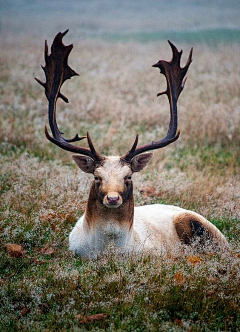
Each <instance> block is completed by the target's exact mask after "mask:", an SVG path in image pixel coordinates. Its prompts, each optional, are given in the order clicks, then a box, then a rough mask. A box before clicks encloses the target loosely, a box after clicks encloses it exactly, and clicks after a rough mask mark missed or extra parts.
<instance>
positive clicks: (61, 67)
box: [36, 30, 192, 208]
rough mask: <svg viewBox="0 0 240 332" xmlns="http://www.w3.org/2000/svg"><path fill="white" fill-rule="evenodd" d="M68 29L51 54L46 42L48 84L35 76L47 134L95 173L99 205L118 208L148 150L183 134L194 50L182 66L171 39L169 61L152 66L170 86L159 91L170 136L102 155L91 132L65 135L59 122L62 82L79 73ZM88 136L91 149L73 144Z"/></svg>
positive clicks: (59, 36) (149, 155) (128, 194)
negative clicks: (180, 108)
mask: <svg viewBox="0 0 240 332" xmlns="http://www.w3.org/2000/svg"><path fill="white" fill-rule="evenodd" d="M67 32H68V30H67V31H65V32H63V33H61V32H59V33H58V34H57V35H56V37H55V39H54V41H53V44H52V47H51V54H50V55H48V46H47V42H45V62H46V65H45V67H43V70H44V72H45V76H46V83H43V82H41V81H40V80H38V79H36V80H37V82H38V83H40V84H41V85H42V86H43V87H44V88H45V94H46V97H47V99H48V117H49V125H50V129H51V132H52V136H51V135H50V134H49V132H48V130H47V127H46V126H45V134H46V137H47V139H48V140H49V141H51V142H52V143H54V144H56V145H58V146H59V147H60V148H62V149H64V150H67V151H70V152H74V153H76V155H73V159H74V161H75V162H76V164H77V165H78V166H79V168H80V169H81V170H82V171H84V172H86V173H91V174H93V175H94V183H93V185H92V190H93V191H94V193H95V197H96V199H97V200H98V202H99V203H100V204H103V205H104V206H105V207H106V208H118V207H120V206H121V205H123V204H124V203H125V202H126V201H128V200H129V198H130V197H131V196H132V180H131V177H132V174H133V173H134V172H139V171H141V170H142V169H143V168H144V167H145V166H146V165H147V163H148V162H149V161H150V159H151V158H152V155H153V154H152V153H146V152H147V151H151V150H156V149H159V148H163V147H165V146H167V145H168V144H170V143H173V142H174V141H176V140H177V139H178V137H179V135H180V131H179V130H177V126H178V116H177V100H178V97H179V95H180V93H181V92H182V90H183V88H184V84H185V82H186V78H185V75H186V73H187V70H188V68H189V66H190V63H191V61H192V49H191V51H190V54H189V57H188V60H187V63H186V65H185V66H184V67H183V68H181V67H180V60H181V55H182V51H180V52H178V50H177V48H176V46H174V44H172V43H171V42H170V41H169V44H170V47H171V49H172V53H173V56H172V60H171V61H169V62H167V61H164V60H159V61H158V62H157V63H155V64H154V65H153V67H156V68H159V69H160V73H162V74H163V75H164V76H165V77H166V81H167V89H166V90H165V91H163V92H160V93H158V95H157V96H160V95H163V94H166V95H167V97H168V100H169V104H170V123H169V129H168V132H167V135H166V136H165V137H164V138H162V139H160V140H157V141H153V142H150V143H148V144H145V145H141V146H138V135H137V136H136V139H135V141H134V143H133V145H132V147H131V149H130V150H129V151H128V152H127V153H126V154H125V155H123V156H121V157H103V156H101V155H100V153H98V152H97V151H96V149H95V147H94V145H93V143H92V140H91V138H90V135H89V133H88V132H87V135H86V136H81V137H79V136H78V134H76V135H75V136H74V137H73V138H72V139H66V138H64V137H63V136H62V134H63V133H62V132H61V131H60V130H59V128H58V125H57V122H56V102H57V99H58V98H61V99H63V100H64V101H65V102H68V99H67V97H66V96H64V95H63V94H62V93H61V92H60V89H61V86H62V84H63V83H64V82H65V81H66V80H67V79H70V78H71V77H72V76H75V75H78V74H77V73H76V72H75V71H74V70H73V69H71V68H70V67H69V66H68V57H69V54H70V52H71V50H72V48H73V45H68V46H65V45H64V44H63V43H62V38H63V36H64V35H65V34H66V33H67ZM85 138H87V141H88V146H89V148H85V147H80V146H76V145H74V144H72V143H73V142H76V141H80V140H82V139H85Z"/></svg>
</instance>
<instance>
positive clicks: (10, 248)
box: [6, 243, 26, 258]
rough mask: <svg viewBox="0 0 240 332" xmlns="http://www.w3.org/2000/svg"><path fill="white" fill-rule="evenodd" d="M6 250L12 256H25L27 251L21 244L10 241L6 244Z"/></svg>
mask: <svg viewBox="0 0 240 332" xmlns="http://www.w3.org/2000/svg"><path fill="white" fill-rule="evenodd" d="M6 250H7V253H8V254H9V256H11V257H17V258H20V257H24V256H25V254H26V252H25V250H24V249H23V247H22V246H21V245H20V244H16V243H8V244H6Z"/></svg>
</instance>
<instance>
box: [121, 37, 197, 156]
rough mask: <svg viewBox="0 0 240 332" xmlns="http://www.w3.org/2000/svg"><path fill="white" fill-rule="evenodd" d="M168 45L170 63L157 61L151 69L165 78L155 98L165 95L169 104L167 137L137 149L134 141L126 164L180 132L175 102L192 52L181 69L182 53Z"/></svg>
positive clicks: (162, 144) (168, 140)
mask: <svg viewBox="0 0 240 332" xmlns="http://www.w3.org/2000/svg"><path fill="white" fill-rule="evenodd" d="M168 42H169V45H170V47H171V49H172V59H171V61H169V62H168V61H165V60H159V61H158V62H157V63H155V64H154V65H153V66H152V67H157V68H159V69H160V73H161V74H163V75H164V76H165V77H166V81H167V89H166V90H164V91H162V92H159V93H158V94H157V96H161V95H163V94H166V95H167V97H168V100H169V104H170V122H169V128H168V132H167V135H166V136H165V137H164V138H162V139H160V140H159V141H156V142H155V141H153V142H150V143H148V144H145V145H141V146H139V147H137V144H136V140H135V142H134V144H133V146H132V148H131V149H130V150H129V151H128V152H127V154H125V155H124V156H123V157H122V159H123V160H124V161H126V162H131V159H132V158H133V157H134V156H136V155H138V154H141V153H143V152H146V151H150V150H155V149H160V148H163V147H165V146H167V145H168V144H170V143H172V142H174V141H176V140H177V139H178V137H179V135H180V130H177V126H178V114H177V100H178V97H179V95H180V94H181V92H182V90H183V88H184V84H185V82H186V78H185V75H186V73H187V71H188V68H189V66H190V64H191V62H192V52H193V49H191V51H190V54H189V57H188V60H187V63H186V65H185V66H184V67H183V68H181V67H180V62H181V56H182V51H180V52H179V51H178V49H177V47H176V46H175V45H174V44H173V43H172V42H170V41H168Z"/></svg>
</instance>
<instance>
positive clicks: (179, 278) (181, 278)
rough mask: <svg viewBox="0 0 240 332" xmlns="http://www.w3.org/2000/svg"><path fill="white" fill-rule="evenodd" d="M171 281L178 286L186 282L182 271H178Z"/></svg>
mask: <svg viewBox="0 0 240 332" xmlns="http://www.w3.org/2000/svg"><path fill="white" fill-rule="evenodd" d="M173 279H174V280H175V281H176V282H177V283H178V284H180V285H184V284H185V282H186V278H185V277H184V275H183V273H182V271H178V272H177V273H176V274H175V276H174V277H173Z"/></svg>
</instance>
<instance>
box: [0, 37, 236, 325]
mask: <svg viewBox="0 0 240 332" xmlns="http://www.w3.org/2000/svg"><path fill="white" fill-rule="evenodd" d="M74 44H75V48H74V53H73V54H72V55H71V59H70V60H71V63H72V66H73V68H74V69H76V71H78V72H79V73H80V77H78V78H75V79H74V80H71V81H69V82H67V83H66V85H65V86H64V87H63V92H64V94H66V95H67V96H68V97H69V100H70V104H63V103H62V102H61V101H59V102H58V115H57V116H58V123H59V127H60V129H61V130H63V131H64V132H65V133H66V136H67V137H70V136H73V135H74V134H75V133H76V132H79V134H80V135H84V134H85V133H86V131H87V130H89V131H90V133H91V137H92V138H93V140H94V141H95V142H96V147H97V148H98V149H99V150H101V152H102V153H103V154H123V153H125V152H126V151H127V150H128V149H129V147H130V145H129V144H130V142H132V141H133V139H134V137H135V134H136V132H138V133H139V138H140V144H143V143H145V142H149V141H151V140H155V139H156V138H158V137H163V136H164V134H165V133H166V130H167V125H168V121H169V106H168V102H167V101H166V99H165V98H164V97H162V98H158V99H157V98H156V97H155V96H156V94H157V93H158V92H159V91H160V90H162V89H164V88H165V85H166V83H165V80H164V78H163V76H162V75H159V73H157V71H156V70H154V69H152V68H151V65H152V63H154V62H155V61H156V60H158V59H159V58H167V55H169V57H170V50H169V48H168V45H166V44H165V43H159V44H156V43H153V44H151V43H148V44H147V46H146V44H144V45H142V44H132V45H131V48H129V47H126V44H120V43H118V44H108V43H103V42H98V43H95V42H93V41H84V42H83V41H82V42H81V44H80V43H79V44H78V41H77V40H75V42H74ZM180 46H181V48H183V49H184V50H185V49H186V50H187V49H189V48H190V47H189V45H180ZM41 50H42V43H41V44H39V42H38V41H33V40H31V39H28V40H26V39H24V38H23V39H22V40H21V38H20V39H19V40H14V37H12V39H11V40H10V39H9V40H7V41H6V43H5V48H4V49H3V50H2V54H1V55H2V59H3V61H4V64H5V66H4V67H3V68H2V71H1V75H2V78H3V82H4V83H3V84H1V85H0V87H1V89H2V92H1V96H2V99H1V105H0V109H1V118H0V129H1V130H0V140H1V144H0V180H1V181H0V185H1V187H0V188H1V197H0V220H1V222H0V228H1V229H0V230H1V239H0V240H1V250H2V255H1V262H0V263H1V269H0V271H1V275H0V283H1V286H2V287H1V291H0V296H1V304H2V308H1V312H0V325H1V324H2V325H3V326H4V328H5V329H6V328H8V330H11V329H12V330H14V329H15V330H19V329H22V330H29V331H34V330H44V329H49V326H50V327H51V328H52V330H62V329H63V326H64V328H65V329H66V330H67V329H68V330H74V329H75V330H84V329H89V330H90V329H92V330H98V329H99V330H104V331H105V330H109V331H111V330H113V331H114V330H126V331H127V330H129V326H136V329H137V328H139V329H140V330H146V331H147V330H161V331H165V330H166V331H168V330H173V331H177V330H179V331H180V330H183V329H185V330H186V329H189V330H191V329H192V330H194V328H195V330H196V331H197V330H204V329H205V330H211V331H214V330H216V331H217V330H224V329H225V330H226V329H228V330H229V331H231V330H232V331H234V330H237V313H238V312H239V298H238V296H239V292H238V291H237V290H238V289H239V287H240V286H239V280H240V275H239V273H240V272H239V271H240V269H239V220H240V215H239V206H240V185H239V184H240V178H239V174H240V172H239V141H240V136H239V135H240V132H239V128H240V117H239V112H240V108H239V105H240V103H239V95H240V93H239V87H240V81H239V80H240V75H239V74H240V73H239V65H238V64H239V57H238V54H239V45H237V44H232V45H228V46H225V45H218V47H217V49H215V48H212V47H209V46H206V45H204V44H203V45H201V46H196V47H195V49H194V62H193V63H192V65H191V68H190V70H189V74H188V81H187V83H186V86H185V89H184V91H183V93H182V95H181V97H180V99H179V127H180V128H181V136H180V138H179V140H178V141H177V142H176V143H174V144H172V145H171V146H169V147H168V148H167V149H161V151H158V152H156V153H155V154H154V158H153V160H152V161H151V164H149V166H148V168H147V169H146V170H145V171H144V172H142V173H141V174H135V175H134V185H135V192H134V193H135V201H136V204H137V205H143V204H152V203H167V204H174V205H179V206H182V207H184V208H187V209H193V210H195V211H196V212H199V213H201V214H203V215H204V216H205V217H207V218H208V219H210V220H211V221H212V222H213V223H214V224H215V225H216V226H217V227H219V228H220V229H221V230H222V232H223V233H224V235H226V236H227V237H228V239H229V240H230V243H231V249H230V252H225V253H224V252H222V253H218V252H217V253H216V252H214V251H211V250H208V251H202V252H199V253H197V254H196V252H194V251H191V250H192V249H191V248H185V250H184V251H179V252H178V251H176V254H174V255H173V254H171V255H162V256H161V255H153V254H149V255H147V254H145V255H136V256H129V257H122V256H121V255H119V254H118V255H115V254H114V252H108V253H106V255H104V256H102V257H99V259H98V260H96V261H84V260H82V259H81V258H79V257H74V256H72V255H71V254H70V253H69V252H68V240H67V239H68V235H69V232H70V230H71V229H72V227H73V225H74V224H75V222H76V220H77V219H78V218H79V217H80V216H81V215H82V213H83V211H84V209H85V206H86V202H87V197H88V192H89V186H90V181H91V177H87V176H86V174H83V173H81V171H80V170H79V169H77V167H76V166H74V165H73V161H72V159H71V157H70V155H69V154H68V153H67V152H64V151H62V150H61V149H58V148H57V147H55V146H53V145H52V144H50V143H49V142H48V141H47V140H46V138H45V136H44V125H45V123H46V122H47V103H46V98H45V96H44V93H43V91H42V90H41V88H40V87H39V86H38V85H37V84H35V83H34V81H33V77H34V76H38V75H39V73H40V71H41V69H40V67H39V63H41V62H42V53H41ZM39 52H40V53H39ZM184 55H185V54H183V57H184ZM183 60H184V59H183ZM219 64H221V66H220V65H219ZM82 144H86V143H85V142H84V141H83V142H82ZM7 243H13V244H18V245H21V246H22V247H23V248H24V252H25V255H23V256H22V257H18V258H17V257H11V255H9V253H8V252H7V251H6V250H5V246H6V244H7ZM97 314H103V315H107V316H106V318H104V319H103V320H101V321H98V322H93V323H88V324H89V325H86V328H85V326H83V325H84V323H80V320H81V319H80V320H79V319H77V318H76V317H88V316H91V315H97ZM104 317H105V316H104ZM11 324H12V325H11ZM91 324H92V325H91Z"/></svg>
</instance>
